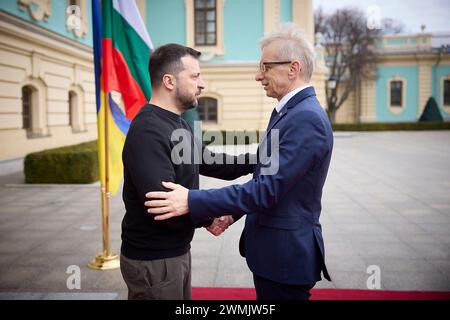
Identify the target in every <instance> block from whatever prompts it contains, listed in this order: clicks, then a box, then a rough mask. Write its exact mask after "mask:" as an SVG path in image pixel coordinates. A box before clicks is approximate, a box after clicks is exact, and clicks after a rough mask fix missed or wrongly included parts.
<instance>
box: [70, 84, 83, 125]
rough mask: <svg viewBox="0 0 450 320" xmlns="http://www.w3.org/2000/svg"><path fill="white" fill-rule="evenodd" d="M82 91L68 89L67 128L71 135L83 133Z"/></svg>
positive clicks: (77, 88)
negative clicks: (69, 127)
mask: <svg viewBox="0 0 450 320" xmlns="http://www.w3.org/2000/svg"><path fill="white" fill-rule="evenodd" d="M82 102H83V91H82V90H81V88H79V87H77V86H72V87H71V88H70V89H69V126H71V127H72V132H73V133H79V132H84V131H85V125H84V105H83V103H82Z"/></svg>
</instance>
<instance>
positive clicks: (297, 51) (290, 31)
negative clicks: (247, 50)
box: [260, 22, 316, 82]
mask: <svg viewBox="0 0 450 320" xmlns="http://www.w3.org/2000/svg"><path fill="white" fill-rule="evenodd" d="M274 41H281V46H280V48H279V50H278V57H279V58H280V59H283V60H284V59H286V60H299V61H300V63H301V65H302V76H303V79H304V80H305V81H307V82H309V81H310V80H311V77H312V74H313V72H314V61H315V59H316V55H315V52H314V47H313V45H312V44H311V43H310V42H309V41H308V40H307V39H306V36H305V33H304V32H303V30H302V29H300V28H299V27H298V26H297V25H296V24H295V23H293V22H288V23H284V24H282V26H281V30H280V31H275V32H273V33H271V34H269V35H267V36H265V37H264V38H262V39H261V41H260V46H261V50H262V49H264V47H266V46H268V45H269V44H271V43H272V42H274Z"/></svg>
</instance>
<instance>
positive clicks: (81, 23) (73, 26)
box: [66, 0, 88, 38]
mask: <svg viewBox="0 0 450 320" xmlns="http://www.w3.org/2000/svg"><path fill="white" fill-rule="evenodd" d="M69 3H70V2H69V1H67V7H66V28H67V31H69V32H73V34H74V36H75V37H77V38H81V37H84V36H86V35H87V31H88V25H87V10H86V7H87V6H86V0H78V1H77V2H76V5H69Z"/></svg>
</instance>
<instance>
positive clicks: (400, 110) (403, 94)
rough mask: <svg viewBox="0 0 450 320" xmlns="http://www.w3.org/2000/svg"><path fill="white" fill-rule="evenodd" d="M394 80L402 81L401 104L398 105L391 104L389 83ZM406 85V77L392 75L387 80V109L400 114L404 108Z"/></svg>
mask: <svg viewBox="0 0 450 320" xmlns="http://www.w3.org/2000/svg"><path fill="white" fill-rule="evenodd" d="M394 81H395V82H402V105H401V106H400V107H399V106H392V105H391V83H392V82H394ZM406 85H407V81H406V79H405V78H401V77H394V78H391V79H388V81H387V106H388V109H389V111H390V112H391V113H393V114H400V113H402V112H403V111H404V110H405V109H406Z"/></svg>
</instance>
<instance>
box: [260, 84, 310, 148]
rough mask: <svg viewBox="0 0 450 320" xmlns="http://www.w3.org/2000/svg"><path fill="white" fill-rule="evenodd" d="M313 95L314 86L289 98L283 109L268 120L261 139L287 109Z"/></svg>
mask: <svg viewBox="0 0 450 320" xmlns="http://www.w3.org/2000/svg"><path fill="white" fill-rule="evenodd" d="M315 95H316V92H315V91H314V88H313V87H308V88H305V89H303V90H302V91H300V92H299V93H297V94H296V95H295V96H293V97H292V98H291V99H289V101H288V102H287V103H286V105H285V106H284V107H283V109H281V110H280V112H279V113H278V115H277V116H276V117H275V119H274V120H273V121H270V122H269V125H268V127H267V130H266V134H265V135H264V139H263V140H265V138H266V137H267V135H268V134H269V132H270V130H272V128H273V127H274V126H275V124H277V122H278V121H280V119H281V118H283V117H284V116H285V115H286V114H287V113H288V112H289V109H291V108H293V107H295V106H296V105H298V104H299V103H300V102H302V101H303V100H305V99H306V98H308V97H311V96H315Z"/></svg>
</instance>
